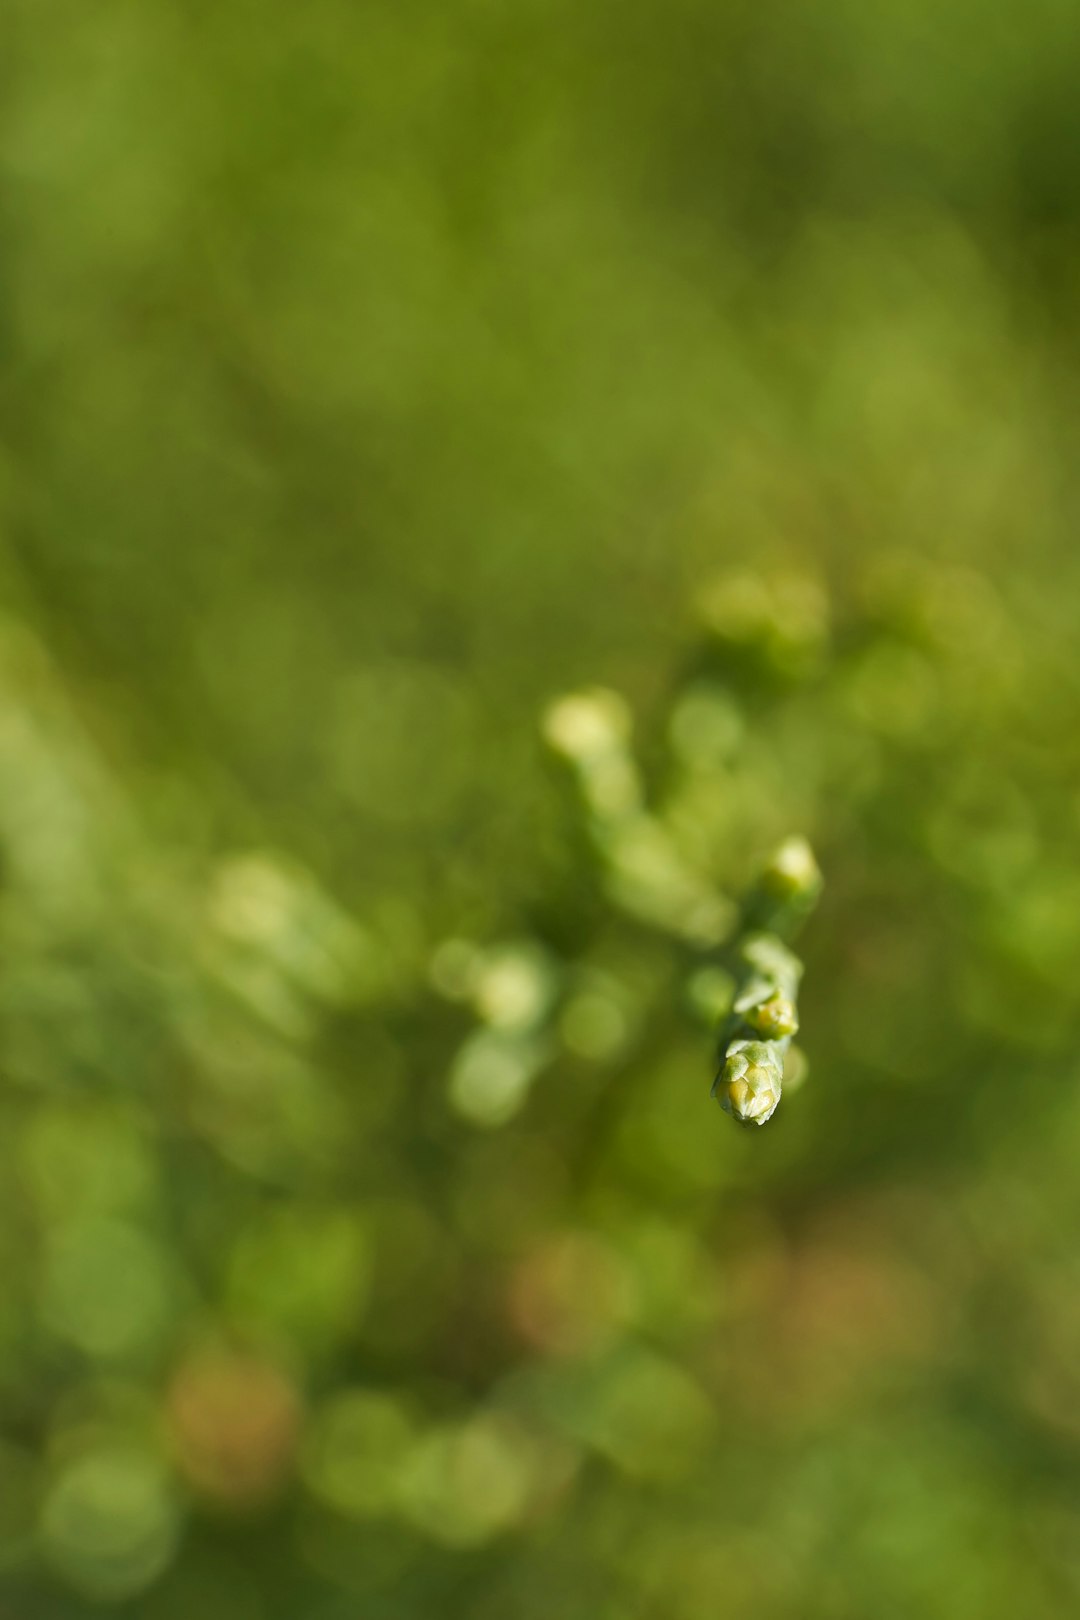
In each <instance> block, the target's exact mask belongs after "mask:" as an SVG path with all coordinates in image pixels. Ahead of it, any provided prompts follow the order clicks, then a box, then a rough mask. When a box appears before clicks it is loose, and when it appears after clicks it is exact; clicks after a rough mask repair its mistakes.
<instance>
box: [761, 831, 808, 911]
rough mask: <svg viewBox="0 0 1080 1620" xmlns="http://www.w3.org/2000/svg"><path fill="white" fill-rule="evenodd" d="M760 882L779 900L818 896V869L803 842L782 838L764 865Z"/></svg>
mask: <svg viewBox="0 0 1080 1620" xmlns="http://www.w3.org/2000/svg"><path fill="white" fill-rule="evenodd" d="M760 882H761V886H762V888H763V889H765V890H766V891H767V892H768V893H769V894H772V895H775V896H776V897H777V899H780V900H806V901H807V902H810V903H812V902H813V901H814V900H816V899H817V897H818V895H819V894H820V893H821V886H822V876H821V868H820V867H819V866H818V863H817V861H816V860H815V859H814V852H813V850H812V849H811V848H810V845H809V844H808V843H807V841H806V839H805V838H785V840H784V842H783V843H782V844H781V845H780V847H779V849H777V850H776V851H774V853H773V854H772V856H771V857H770V858H769V860H768V862H767V863H766V865H765V867H764V869H763V871H762V873H761V878H760Z"/></svg>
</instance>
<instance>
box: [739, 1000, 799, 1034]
mask: <svg viewBox="0 0 1080 1620" xmlns="http://www.w3.org/2000/svg"><path fill="white" fill-rule="evenodd" d="M742 1016H743V1019H744V1020H745V1022H746V1023H747V1024H749V1025H750V1028H751V1029H752V1030H754V1032H755V1033H756V1034H758V1035H760V1036H761V1038H762V1040H765V1041H779V1040H783V1039H784V1037H785V1036H788V1035H794V1034H795V1032H796V1030H797V1029H798V1027H799V1015H798V1013H797V1012H796V1011H795V1004H794V1002H793V1001H790V1000H789V999H788V997H787V996H784V995H781V994H780V992H779V990H777V991H775V992H774V993H773V994H772V995H771V996H769V997H767V999H766V1000H765V1001H759V1002H758V1003H757V1004H756V1005H755V1006H752V1007H747V1008H746V1009H745V1011H744V1012H743V1014H742Z"/></svg>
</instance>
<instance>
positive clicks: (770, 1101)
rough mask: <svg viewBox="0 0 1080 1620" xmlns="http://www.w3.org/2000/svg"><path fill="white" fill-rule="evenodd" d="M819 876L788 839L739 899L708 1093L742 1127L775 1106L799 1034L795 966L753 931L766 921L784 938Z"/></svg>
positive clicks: (783, 950)
mask: <svg viewBox="0 0 1080 1620" xmlns="http://www.w3.org/2000/svg"><path fill="white" fill-rule="evenodd" d="M820 892H821V873H820V871H819V870H818V865H817V862H816V861H815V860H814V856H813V853H812V851H811V849H810V846H809V845H808V844H807V843H806V842H805V840H803V839H796V838H792V839H788V840H787V842H786V843H784V844H782V845H781V847H780V849H779V850H777V852H776V854H775V855H774V856H773V857H772V859H771V860H770V861H769V863H768V865H767V866H766V867H765V869H764V871H763V872H762V874H761V876H760V877H759V879H758V883H757V886H756V888H755V889H754V891H753V893H752V894H751V895H750V897H749V898H748V900H747V903H746V908H745V912H744V917H745V921H746V924H747V926H746V927H744V930H743V933H742V935H741V936H740V938H739V941H738V944H737V946H736V952H735V954H736V989H735V996H734V999H733V1001H732V1006H731V1012H730V1014H729V1016H728V1018H727V1020H726V1021H725V1024H724V1027H723V1030H722V1033H721V1043H720V1072H719V1074H718V1075H717V1077H716V1079H715V1081H714V1082H713V1088H712V1094H713V1096H714V1097H716V1098H718V1100H719V1102H720V1106H721V1107H722V1108H723V1109H724V1111H725V1112H726V1113H728V1114H731V1115H733V1116H734V1118H735V1119H737V1120H740V1121H741V1122H742V1123H743V1124H750V1125H764V1124H765V1122H766V1120H769V1119H771V1118H772V1116H773V1114H774V1113H775V1112H776V1109H777V1106H778V1104H779V1102H780V1093H781V1090H782V1088H783V1082H784V1072H785V1067H786V1066H787V1064H788V1062H789V1054H791V1053H792V1047H791V1039H792V1036H793V1035H795V1033H796V1032H797V1030H798V1028H799V1014H798V991H799V981H800V979H801V978H802V971H803V970H802V963H801V962H800V961H799V959H798V957H796V956H794V955H793V954H792V952H791V951H790V950H789V949H788V948H787V946H786V945H785V944H784V943H783V941H782V940H781V939H780V938H779V937H778V935H777V934H776V933H775V932H760V931H758V930H757V928H755V927H754V926H753V925H754V924H755V923H756V922H758V921H759V920H764V919H766V918H767V919H768V921H769V922H770V923H771V924H772V926H773V928H774V929H775V928H777V927H783V928H784V929H785V931H787V932H792V931H793V930H794V928H795V927H796V926H797V925H798V923H799V922H801V921H802V919H803V917H804V916H806V915H807V914H808V913H809V911H810V910H811V908H812V907H813V906H814V904H815V903H816V901H817V898H818V895H819V894H820Z"/></svg>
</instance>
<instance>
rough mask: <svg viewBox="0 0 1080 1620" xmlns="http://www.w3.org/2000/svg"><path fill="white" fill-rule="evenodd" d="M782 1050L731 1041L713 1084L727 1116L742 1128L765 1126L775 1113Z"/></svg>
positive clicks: (778, 1092) (778, 1095) (770, 1046)
mask: <svg viewBox="0 0 1080 1620" xmlns="http://www.w3.org/2000/svg"><path fill="white" fill-rule="evenodd" d="M783 1061H784V1060H783V1053H782V1050H781V1048H780V1047H779V1046H778V1045H776V1044H773V1043H770V1042H767V1041H733V1042H732V1044H731V1045H730V1046H729V1047H728V1050H727V1056H726V1057H725V1059H724V1067H723V1068H722V1069H721V1071H720V1073H719V1074H718V1075H717V1077H716V1080H715V1081H714V1083H713V1088H712V1089H713V1096H714V1097H717V1098H718V1099H719V1102H720V1106H721V1108H722V1109H723V1110H724V1112H725V1113H726V1114H731V1115H732V1116H733V1117H734V1118H735V1119H738V1120H741V1121H742V1123H743V1124H744V1125H764V1124H765V1121H766V1120H768V1119H771V1118H772V1116H773V1114H774V1113H775V1112H776V1106H777V1104H778V1103H779V1101H780V1087H781V1083H782V1080H783Z"/></svg>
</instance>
